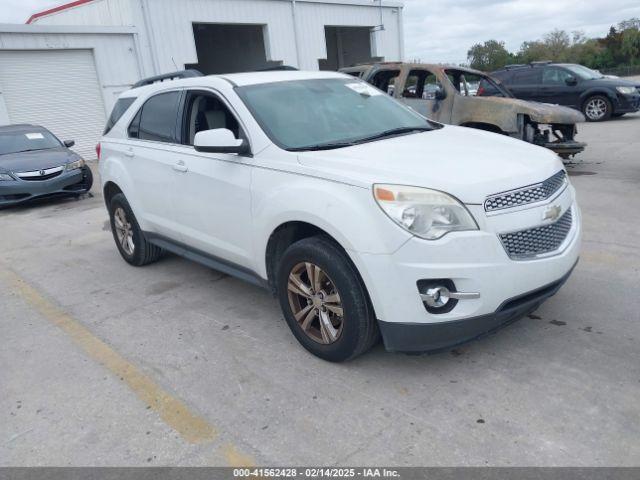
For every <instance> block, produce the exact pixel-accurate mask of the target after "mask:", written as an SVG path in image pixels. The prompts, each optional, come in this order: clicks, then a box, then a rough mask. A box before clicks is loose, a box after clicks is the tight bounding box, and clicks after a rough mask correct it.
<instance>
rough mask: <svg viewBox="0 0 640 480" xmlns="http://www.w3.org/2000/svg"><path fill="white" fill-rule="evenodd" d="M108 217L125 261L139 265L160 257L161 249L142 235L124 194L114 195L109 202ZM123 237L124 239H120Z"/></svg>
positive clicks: (114, 237)
mask: <svg viewBox="0 0 640 480" xmlns="http://www.w3.org/2000/svg"><path fill="white" fill-rule="evenodd" d="M109 217H110V221H111V232H112V233H113V239H114V240H115V242H116V246H117V247H118V251H119V252H120V255H122V258H124V260H125V261H126V262H127V263H129V264H130V265H133V266H135V267H141V266H143V265H148V264H150V263H153V262H155V261H157V260H158V258H160V255H161V254H162V249H160V247H157V246H155V245H153V244H151V243H149V242H148V241H147V239H146V238H145V237H144V234H143V233H142V230H141V229H140V226H139V225H138V221H137V220H136V217H135V215H134V214H133V211H132V210H131V207H130V206H129V202H127V198H126V197H125V196H124V194H122V193H118V194H116V195H114V196H113V198H112V199H111V201H110V202H109ZM120 225H124V229H123V228H120ZM123 238H124V239H125V240H122V239H123ZM127 239H128V240H127Z"/></svg>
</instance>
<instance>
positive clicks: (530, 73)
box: [509, 68, 541, 85]
mask: <svg viewBox="0 0 640 480" xmlns="http://www.w3.org/2000/svg"><path fill="white" fill-rule="evenodd" d="M540 78H541V72H540V69H539V68H523V69H521V70H515V71H514V72H513V77H511V80H510V82H509V83H510V84H512V85H531V84H537V83H540Z"/></svg>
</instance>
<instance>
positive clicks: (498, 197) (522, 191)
mask: <svg viewBox="0 0 640 480" xmlns="http://www.w3.org/2000/svg"><path fill="white" fill-rule="evenodd" d="M566 181H567V174H566V173H565V171H564V170H561V171H559V172H558V173H556V174H555V175H554V176H552V177H549V178H548V179H546V180H545V181H544V182H541V183H536V184H535V185H530V186H528V187H523V188H518V189H516V190H510V191H508V192H503V193H497V194H495V195H491V196H490V197H489V198H487V200H486V201H485V202H484V209H485V211H487V212H493V211H495V210H502V209H504V208H512V207H518V206H520V205H527V204H529V203H536V202H541V201H543V200H546V199H547V198H549V197H551V196H552V195H553V194H554V193H556V192H557V191H558V190H560V188H562V186H563V185H564V184H565V183H566Z"/></svg>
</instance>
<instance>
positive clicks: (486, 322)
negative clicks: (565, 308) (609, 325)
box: [378, 262, 577, 353]
mask: <svg viewBox="0 0 640 480" xmlns="http://www.w3.org/2000/svg"><path fill="white" fill-rule="evenodd" d="M576 264H577V262H576ZM574 268H575V265H574V266H573V267H572V268H571V270H570V271H569V272H568V273H567V274H566V275H565V276H564V277H562V278H561V279H559V280H557V281H555V282H553V283H551V284H549V285H546V286H544V287H542V288H539V289H536V290H534V291H532V292H528V293H525V294H524V295H519V296H517V297H515V298H511V299H509V300H507V301H505V302H504V303H503V304H502V305H501V306H500V307H499V308H498V310H496V311H495V312H494V313H490V314H487V315H481V316H478V317H471V318H465V319H463V320H454V321H452V322H440V323H395V322H383V321H381V320H380V321H378V324H379V325H380V331H381V333H382V338H383V340H384V345H385V348H386V349H387V350H388V351H390V352H405V353H426V352H437V351H440V350H444V349H448V348H451V347H455V346H457V345H461V344H463V343H467V342H470V341H472V340H475V339H477V338H479V337H482V336H484V335H488V334H490V333H493V332H495V331H496V330H499V329H500V328H503V327H505V326H507V325H509V324H511V323H513V322H515V321H516V320H519V319H521V318H522V317H524V316H525V315H527V314H529V313H531V312H533V311H534V310H536V309H537V308H538V307H539V306H540V305H541V304H542V303H543V302H544V301H545V300H547V299H548V298H549V297H552V296H553V295H555V294H556V293H557V292H558V290H560V287H562V285H564V283H565V282H566V281H567V280H568V278H569V277H570V276H571V273H572V272H573V269H574Z"/></svg>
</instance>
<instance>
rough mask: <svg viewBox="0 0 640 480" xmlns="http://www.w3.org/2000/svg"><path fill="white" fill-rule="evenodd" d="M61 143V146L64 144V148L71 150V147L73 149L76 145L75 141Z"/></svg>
mask: <svg viewBox="0 0 640 480" xmlns="http://www.w3.org/2000/svg"><path fill="white" fill-rule="evenodd" d="M62 143H63V144H64V146H65V147H67V148H71V147H73V146H74V145H75V144H76V142H75V140H65V141H64V142H62Z"/></svg>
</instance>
